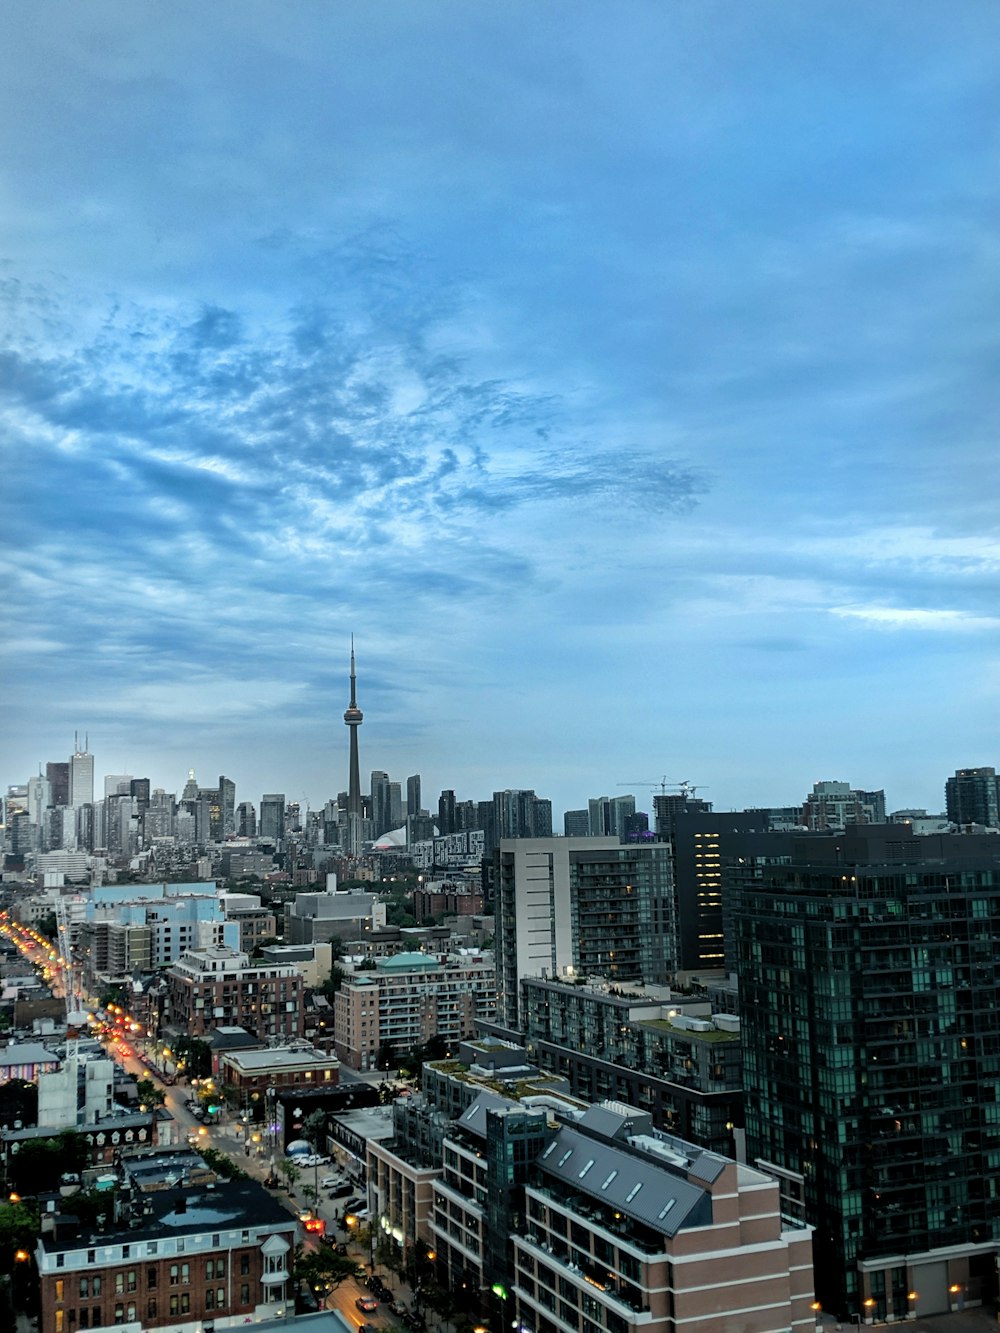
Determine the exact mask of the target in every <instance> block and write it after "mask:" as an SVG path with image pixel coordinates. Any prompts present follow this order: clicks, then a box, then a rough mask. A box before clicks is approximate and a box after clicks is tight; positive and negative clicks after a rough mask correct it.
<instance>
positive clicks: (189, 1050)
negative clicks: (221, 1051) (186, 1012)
mask: <svg viewBox="0 0 1000 1333" xmlns="http://www.w3.org/2000/svg"><path fill="white" fill-rule="evenodd" d="M171 1049H172V1050H173V1053H174V1063H175V1064H183V1065H184V1067H185V1071H186V1073H187V1076H188V1078H208V1077H209V1076H210V1075H211V1073H212V1048H211V1047H210V1046H209V1044H208V1042H207V1041H202V1040H201V1038H200V1037H188V1036H185V1035H183V1034H182V1035H181V1036H179V1037H178V1038H177V1039H176V1040H175V1041H174V1043H173V1045H172V1048H171Z"/></svg>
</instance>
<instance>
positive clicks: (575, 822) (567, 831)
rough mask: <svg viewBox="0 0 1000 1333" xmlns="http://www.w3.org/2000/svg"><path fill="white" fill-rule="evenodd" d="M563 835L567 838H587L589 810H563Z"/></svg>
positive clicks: (588, 833)
mask: <svg viewBox="0 0 1000 1333" xmlns="http://www.w3.org/2000/svg"><path fill="white" fill-rule="evenodd" d="M563 836H564V837H567V838H589V837H590V811H589V810H566V811H564V812H563Z"/></svg>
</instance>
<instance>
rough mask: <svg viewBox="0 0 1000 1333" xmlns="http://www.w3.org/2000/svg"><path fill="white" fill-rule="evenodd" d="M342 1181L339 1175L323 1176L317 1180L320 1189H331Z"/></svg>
mask: <svg viewBox="0 0 1000 1333" xmlns="http://www.w3.org/2000/svg"><path fill="white" fill-rule="evenodd" d="M342 1183H343V1181H342V1179H341V1177H340V1176H324V1177H323V1179H322V1180H321V1181H320V1182H319V1187H320V1189H321V1190H332V1189H334V1188H336V1186H337V1185H340V1184H342Z"/></svg>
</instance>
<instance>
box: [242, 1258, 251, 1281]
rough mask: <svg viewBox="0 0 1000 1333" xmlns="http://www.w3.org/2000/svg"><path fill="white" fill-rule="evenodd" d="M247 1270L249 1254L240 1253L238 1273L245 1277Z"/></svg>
mask: <svg viewBox="0 0 1000 1333" xmlns="http://www.w3.org/2000/svg"><path fill="white" fill-rule="evenodd" d="M249 1272H250V1256H249V1254H241V1255H240V1273H241V1275H242V1276H244V1277H245V1276H246V1275H247V1273H249Z"/></svg>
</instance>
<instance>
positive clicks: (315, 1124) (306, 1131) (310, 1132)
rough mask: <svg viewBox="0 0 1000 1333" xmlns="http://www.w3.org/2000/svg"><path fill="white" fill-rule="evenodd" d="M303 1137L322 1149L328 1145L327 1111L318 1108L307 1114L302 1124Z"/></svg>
mask: <svg viewBox="0 0 1000 1333" xmlns="http://www.w3.org/2000/svg"><path fill="white" fill-rule="evenodd" d="M302 1137H303V1138H304V1139H305V1140H306V1142H307V1143H311V1144H312V1146H313V1147H314V1148H319V1149H320V1151H322V1150H323V1148H325V1147H326V1112H325V1111H321V1110H316V1111H312V1112H310V1114H309V1115H307V1116H306V1118H305V1120H304V1122H303V1124H302Z"/></svg>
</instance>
